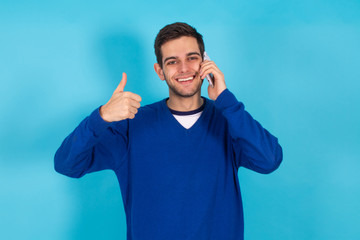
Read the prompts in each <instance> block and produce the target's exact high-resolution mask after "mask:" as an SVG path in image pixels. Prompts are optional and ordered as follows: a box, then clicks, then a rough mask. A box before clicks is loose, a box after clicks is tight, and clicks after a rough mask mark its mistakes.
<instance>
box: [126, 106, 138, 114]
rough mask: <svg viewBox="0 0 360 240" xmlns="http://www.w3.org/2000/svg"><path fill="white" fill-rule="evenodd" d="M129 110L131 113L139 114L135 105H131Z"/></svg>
mask: <svg viewBox="0 0 360 240" xmlns="http://www.w3.org/2000/svg"><path fill="white" fill-rule="evenodd" d="M128 111H129V113H130V114H134V115H135V114H137V112H138V109H137V108H135V107H129V109H128Z"/></svg>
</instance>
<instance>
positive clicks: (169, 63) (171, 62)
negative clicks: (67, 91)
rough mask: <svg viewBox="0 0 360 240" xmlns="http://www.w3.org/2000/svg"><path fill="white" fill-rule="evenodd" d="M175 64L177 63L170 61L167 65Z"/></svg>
mask: <svg viewBox="0 0 360 240" xmlns="http://www.w3.org/2000/svg"><path fill="white" fill-rule="evenodd" d="M175 63H176V61H168V62H167V64H166V65H173V64H175Z"/></svg>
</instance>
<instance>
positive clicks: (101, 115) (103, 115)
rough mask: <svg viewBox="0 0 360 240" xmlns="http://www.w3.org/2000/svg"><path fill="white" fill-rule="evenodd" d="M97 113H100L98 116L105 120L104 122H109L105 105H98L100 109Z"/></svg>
mask: <svg viewBox="0 0 360 240" xmlns="http://www.w3.org/2000/svg"><path fill="white" fill-rule="evenodd" d="M99 114H100V117H101V118H102V119H103V120H104V121H105V122H111V120H109V118H108V116H107V114H106V106H105V105H103V106H101V107H100V110H99Z"/></svg>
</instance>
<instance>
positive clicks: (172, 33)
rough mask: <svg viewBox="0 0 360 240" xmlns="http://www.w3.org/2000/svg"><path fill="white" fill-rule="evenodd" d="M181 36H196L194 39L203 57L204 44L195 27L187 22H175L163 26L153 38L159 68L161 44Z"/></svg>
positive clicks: (160, 63)
mask: <svg viewBox="0 0 360 240" xmlns="http://www.w3.org/2000/svg"><path fill="white" fill-rule="evenodd" d="M183 36H187V37H194V38H196V41H197V43H198V45H199V49H200V54H201V57H202V58H204V51H205V46H204V41H203V37H202V35H201V34H200V33H198V32H197V31H196V29H195V28H194V27H192V26H190V25H189V24H186V23H181V22H176V23H172V24H169V25H166V26H165V27H163V28H162V29H161V30H160V31H159V33H158V34H157V36H156V38H155V44H154V48H155V55H156V60H157V62H158V64H159V65H160V67H161V68H162V66H163V65H162V57H163V56H162V53H161V46H162V45H163V44H165V43H166V42H168V41H170V40H174V39H177V38H180V37H183Z"/></svg>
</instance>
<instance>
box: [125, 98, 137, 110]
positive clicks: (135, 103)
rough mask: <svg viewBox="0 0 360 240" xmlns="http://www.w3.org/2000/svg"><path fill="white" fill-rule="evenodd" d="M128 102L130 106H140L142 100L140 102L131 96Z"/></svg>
mask: <svg viewBox="0 0 360 240" xmlns="http://www.w3.org/2000/svg"><path fill="white" fill-rule="evenodd" d="M126 103H127V105H128V106H130V107H134V108H139V107H140V102H138V101H136V100H134V99H131V98H127V99H126Z"/></svg>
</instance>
